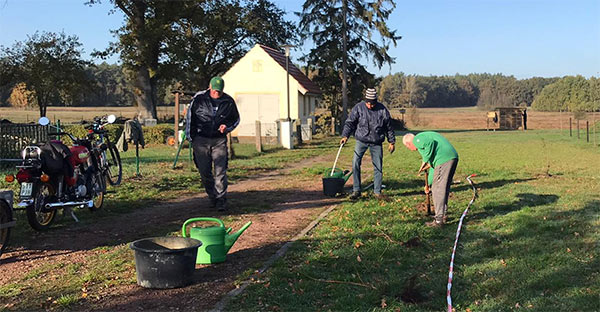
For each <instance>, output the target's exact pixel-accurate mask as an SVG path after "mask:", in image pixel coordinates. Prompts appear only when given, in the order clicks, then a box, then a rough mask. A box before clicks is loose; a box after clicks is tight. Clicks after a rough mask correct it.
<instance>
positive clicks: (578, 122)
mask: <svg viewBox="0 0 600 312" xmlns="http://www.w3.org/2000/svg"><path fill="white" fill-rule="evenodd" d="M577 138H578V139H579V119H577Z"/></svg>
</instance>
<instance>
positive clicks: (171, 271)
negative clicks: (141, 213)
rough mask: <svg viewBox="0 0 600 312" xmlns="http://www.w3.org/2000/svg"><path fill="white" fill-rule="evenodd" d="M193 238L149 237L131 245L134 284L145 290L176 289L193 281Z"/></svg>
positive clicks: (195, 249)
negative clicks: (133, 263)
mask: <svg viewBox="0 0 600 312" xmlns="http://www.w3.org/2000/svg"><path fill="white" fill-rule="evenodd" d="M201 245H202V242H200V241H199V240H197V239H193V238H189V237H152V238H144V239H140V240H137V241H135V242H132V243H131V244H129V247H130V248H131V249H133V250H134V256H135V271H136V276H137V283H138V285H140V286H142V287H146V288H178V287H183V286H186V285H189V284H191V283H192V281H193V276H194V270H195V269H196V256H197V255H198V247H200V246H201Z"/></svg>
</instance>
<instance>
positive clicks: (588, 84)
mask: <svg viewBox="0 0 600 312" xmlns="http://www.w3.org/2000/svg"><path fill="white" fill-rule="evenodd" d="M599 80H600V79H598V78H595V77H591V78H589V79H586V78H584V77H582V76H565V77H563V78H541V77H534V78H529V79H516V78H515V77H513V76H504V75H501V74H469V75H458V74H457V75H454V76H417V75H406V74H404V73H397V74H394V75H388V76H386V77H384V78H383V79H381V81H380V83H379V93H380V99H381V100H382V101H383V102H385V103H386V104H387V105H389V106H390V107H465V106H477V107H479V108H481V109H492V108H495V107H510V106H521V107H532V108H533V109H535V110H539V111H561V110H562V111H572V112H575V111H598V110H600V82H599Z"/></svg>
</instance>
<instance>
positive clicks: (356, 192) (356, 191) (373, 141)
mask: <svg viewBox="0 0 600 312" xmlns="http://www.w3.org/2000/svg"><path fill="white" fill-rule="evenodd" d="M391 120H392V118H391V116H390V112H389V111H388V110H387V108H385V106H383V104H381V103H379V102H378V101H377V92H376V91H375V89H372V88H370V89H367V91H366V92H365V100H364V101H361V102H360V103H358V104H356V105H354V108H352V111H351V112H350V116H348V119H347V120H346V123H345V124H344V130H343V131H342V139H341V141H340V144H346V142H347V141H348V138H349V137H350V135H354V138H355V139H356V145H355V146H354V158H353V159H352V170H353V173H352V175H353V180H354V183H353V186H352V195H350V199H358V198H359V197H360V191H361V187H360V165H361V163H362V158H363V155H364V154H365V152H366V151H367V149H369V150H370V151H371V159H372V162H373V193H375V197H378V198H380V197H381V196H382V195H381V184H382V181H383V147H382V144H383V141H385V138H386V137H387V140H388V142H389V146H388V150H389V151H390V153H393V152H394V143H395V142H396V136H395V135H394V129H392V125H391Z"/></svg>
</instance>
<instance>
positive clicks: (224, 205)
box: [216, 198, 227, 211]
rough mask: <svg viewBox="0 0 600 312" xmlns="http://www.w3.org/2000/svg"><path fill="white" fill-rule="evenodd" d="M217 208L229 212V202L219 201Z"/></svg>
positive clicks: (220, 199) (221, 199)
mask: <svg viewBox="0 0 600 312" xmlns="http://www.w3.org/2000/svg"><path fill="white" fill-rule="evenodd" d="M216 207H217V210H218V211H227V200H226V199H225V198H219V199H217V205H216Z"/></svg>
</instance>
